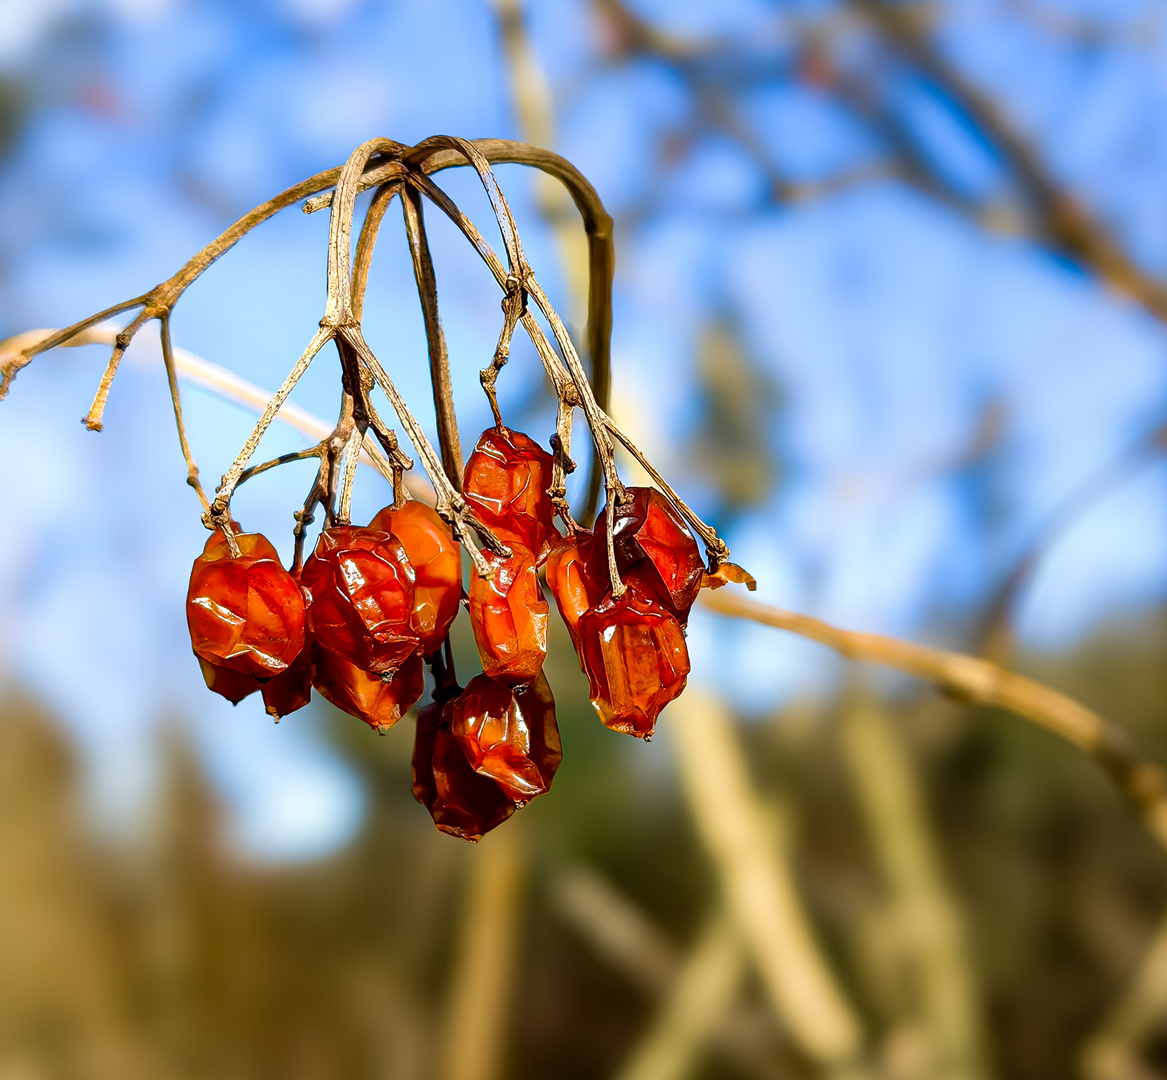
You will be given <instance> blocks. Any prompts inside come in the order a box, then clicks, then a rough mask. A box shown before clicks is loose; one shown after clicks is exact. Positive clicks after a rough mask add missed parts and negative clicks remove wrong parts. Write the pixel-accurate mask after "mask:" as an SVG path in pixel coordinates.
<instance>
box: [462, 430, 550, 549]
mask: <svg viewBox="0 0 1167 1080" xmlns="http://www.w3.org/2000/svg"><path fill="white" fill-rule="evenodd" d="M553 464H554V460H553V458H552V457H551V455H550V454H549V453H547V451H546V450H544V449H543V448H542V447H541V446H539V444H538V443H536V442H535V441H534V440H533V439H531V438H530V437H529V436H527V435H524V434H523V433H522V432H521V431H514V430H512V429H509V428H488V429H487V430H486V431H484V432H483V433H482V438H480V439H479V440H478V445H477V446H476V447H475V448H474V453H473V454H471V455H470V460H469V461H467V462H466V471H465V474H464V477H463V482H462V490H463V493H464V494H465V496H466V501H467V502H469V503H470V505H471V507H472V508H473V510H474V513H475V514H476V515H477V516H478V518H479V520H480V521H481V522H482V523H483V524H484V525H485V526H487V528H489V529H490V530H491V531H492V532H493V533H494V534H495V535H496V536H497V537H498V538H499V539H500V540H501V541H502V542H503V543H504V544H507V545H508V546H510V545H513V544H520V545H521V546H522V547H524V548H526V549H527V550H528V551H529V552H531V553H532V554H533V555H534V556H535V559H536V561H537V562H538V561H541V560H542V558H543V556H544V555H545V554H546V546H547V543H548V541H549V540H550V539H553V538H554V536H555V525H554V516H555V509H554V507H553V506H552V504H551V497H550V496H549V495H548V494H547V489H548V488H549V487H550V486H551V469H552V465H553Z"/></svg>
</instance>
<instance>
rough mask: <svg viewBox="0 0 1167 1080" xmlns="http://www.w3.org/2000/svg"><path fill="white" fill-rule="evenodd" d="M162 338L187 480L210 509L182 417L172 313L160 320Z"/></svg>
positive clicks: (167, 376)
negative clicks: (171, 323)
mask: <svg viewBox="0 0 1167 1080" xmlns="http://www.w3.org/2000/svg"><path fill="white" fill-rule="evenodd" d="M158 321H159V326H160V332H159V333H160V338H161V343H162V362H163V363H164V364H165V365H166V382H167V384H168V385H169V387H170V400H171V403H172V404H173V405H174V423H175V426H176V427H177V428H178V442H179V445H180V446H181V447H182V459H183V461H185V462H186V482H187V483H188V484H190V486H191V487H192V488H194V490H195V494H196V495H198V497H199V502H201V503H202V504H203V509H204V510H209V509H210V506H211V503H210V500H208V499H207V493H206V492H205V491H204V490H203V485H202V483H201V481H200V480H199V467H198V466H197V465H196V464H195V461H194V456H193V455H192V454H191V452H190V443H189V442H187V439H186V424H185V423H183V419H182V397H181V395H180V393H179V389H178V365H177V364H176V363H175V361H174V344H173V342H171V340H170V313H169V312H167V314H165V315H163V316H162V317H161V318H160V319H159V320H158Z"/></svg>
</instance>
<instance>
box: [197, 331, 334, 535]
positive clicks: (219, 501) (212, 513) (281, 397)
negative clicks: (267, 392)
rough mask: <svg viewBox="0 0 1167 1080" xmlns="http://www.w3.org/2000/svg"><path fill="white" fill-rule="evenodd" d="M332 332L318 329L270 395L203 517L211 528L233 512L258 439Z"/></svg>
mask: <svg viewBox="0 0 1167 1080" xmlns="http://www.w3.org/2000/svg"><path fill="white" fill-rule="evenodd" d="M332 336H333V331H332V330H330V329H328V328H327V327H323V326H322V327H321V328H320V329H319V330H317V331H316V335H315V337H313V338H312V340H311V341H310V342H309V343H308V348H306V349H305V350H304V352H303V353H302V354H301V356H300V359H299V360H297V361H296V365H295V367H293V368H292V370H291V372H290V373H289V374H288V377H287V378H286V379H285V380H284V383H283V385H282V386H281V387H280V388H279V389H278V390H277V391H276V392H275V393H274V394H273V395H272V396H271V399H270V400H269V401H268V403H267V405H266V406H265V407H264V410H263V412H262V413H261V414H260V417H259V420H258V421H257V422H256V425H255V428H254V429H253V430H252V432H251V434H250V435H249V436H248V439H247V442H245V443H244V444H243V449H242V450H240V451H239V456H238V457H237V458H236V459H235V463H234V464H233V465H232V466H231V468H230V470H229V471H228V472H227V474H226V475H225V476H224V477H223V480H222V483H220V484H219V487H218V489H217V490H216V492H215V501H214V502H213V503H212V504H211V508H210V510H209V511H208V512H207V514H204V515H203V520H204V521H205V522H208V528H214V527H215V526H216V525H218V524H219V523H220V521H221V520H225V519H226V518H228V517H229V516H230V515H229V513H228V507H229V506H230V505H231V495H232V493H233V492H234V491H235V487H236V485H237V484H238V483H239V477H240V476H241V475H242V474H243V470H244V469H245V468H246V467H247V463H248V462H249V461H250V460H251V455H252V454H254V453H255V450H256V447H258V446H259V440H260V439H262V438H263V433H264V432H265V431H267V429H268V427H269V425H270V424H271V422H272V420H273V419H275V415H276V413H278V412H279V411H280V406H281V405H283V403H284V401H285V400H287V397H288V395H289V394H290V393H291V392H292V389H293V387H294V386H295V385H296V383H297V382H299V381H300V376H301V375H303V374H304V372H305V371H307V370H308V365H309V364H310V363H312V360H313V358H314V357H315V356H316V354H317V353H318V352H320V350H321V349H322V348H324V344H325V342H327V341H328V340H329V339H330V338H331V337H332ZM208 519H209V520H208Z"/></svg>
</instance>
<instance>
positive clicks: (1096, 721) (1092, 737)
mask: <svg viewBox="0 0 1167 1080" xmlns="http://www.w3.org/2000/svg"><path fill="white" fill-rule="evenodd" d="M703 601H704V604H705V606H706V607H707V608H709V609H710V610H712V611H715V612H717V613H718V614H720V615H729V616H731V617H733V618H738V619H749V620H751V621H753V622H759V623H764V624H765V625H766V626H773V627H777V628H778V629H779V630H789V631H790V632H791V633H795V634H799V635H801V636H802V637H808V638H811V639H812V640H814V641H818V642H821V643H822V644H823V645H826V646H828V647H829V648H831V649H834V650H835V651H836V652H838V653H840V654H841V655H843V656H845V657H847V658H848V659H851V660H867V661H870V662H872V663H876V664H885V665H887V666H888V667H894V668H898V669H899V670H900V671H905V672H907V673H908V674H909V675H914V676H915V677H916V678H918V679H924V680H926V681H928V682H932V683H935V684H936V685H937V686H939V687H941V688H942V689H943V690H945V691H946V692H948V693H949V694H952V695H953V696H954V697H957V698H960V699H962V700H964V701H967V702H970V703H972V704H976V705H985V706H989V707H992V708H998V709H1005V710H1006V711H1008V712H1012V713H1015V714H1016V715H1018V716H1022V717H1024V718H1025V719H1027V720H1030V721H1032V722H1033V723H1035V724H1037V725H1038V726H1039V727H1043V728H1046V729H1047V730H1048V731H1052V732H1053V733H1054V734H1055V735H1058V736H1060V737H1061V738H1063V739H1065V740H1066V741H1067V742H1069V743H1072V744H1073V745H1074V746H1076V747H1078V748H1079V749H1080V750H1083V751H1085V752H1086V753H1087V754H1089V755H1090V756H1091V757H1092V758H1094V760H1095V761H1096V762H1097V763H1098V764H1099V765H1100V766H1101V767H1102V769H1103V770H1104V771H1105V772H1106V774H1107V775H1108V776H1110V778H1111V779H1112V780H1113V781H1114V783H1115V784H1116V785H1117V786H1118V788H1119V790H1120V791H1122V793H1123V794H1124V795H1125V796H1126V797H1127V798H1128V799H1130V801H1131V802H1132V803H1133V804H1134V805H1135V806H1136V807H1137V808H1138V810H1139V813H1140V816H1141V817H1142V819H1143V822H1144V824H1145V825H1146V826H1147V829H1148V830H1149V831H1150V833H1151V835H1152V836H1153V837H1154V838H1155V840H1156V841H1157V842H1158V843H1159V845H1160V846H1161V847H1163V848H1164V849H1165V850H1167V771H1165V770H1164V769H1163V768H1162V767H1161V766H1159V765H1157V764H1155V763H1153V762H1149V761H1145V760H1143V759H1142V758H1140V757H1138V756H1137V754H1136V753H1135V752H1134V750H1133V748H1132V747H1131V745H1130V742H1129V740H1128V739H1127V736H1126V733H1125V732H1124V731H1123V730H1122V729H1121V728H1119V727H1117V726H1115V725H1114V724H1112V723H1110V722H1109V721H1107V720H1105V719H1103V717H1101V716H1100V715H1099V714H1098V713H1096V712H1094V711H1093V710H1092V709H1088V708H1086V706H1085V705H1082V704H1080V703H1079V702H1077V701H1075V700H1074V699H1073V698H1071V697H1068V696H1067V695H1065V694H1062V693H1060V692H1058V691H1057V690H1054V689H1051V688H1050V687H1048V686H1043V685H1042V684H1041V683H1039V682H1035V681H1034V680H1033V679H1027V678H1026V677H1025V676H1024V675H1018V674H1016V673H1014V672H1012V671H1006V670H1005V669H1003V668H1000V667H998V666H997V665H996V664H993V663H990V662H989V661H988V660H980V659H978V658H976V657H973V656H965V655H962V654H960V653H951V652H944V651H943V650H941V649H932V648H929V647H928V646H926V645H916V644H913V643H911V642H907V641H898V640H896V639H894V638H888V637H881V636H880V635H878V634H861V633H854V632H852V631H848V630H839V629H838V628H836V627H834V626H830V625H829V624H827V623H824V622H820V621H819V620H818V619H813V618H811V617H810V616H808V615H796V614H794V613H793V612H790V611H783V610H781V609H780V608H775V607H768V606H766V605H765V604H759V603H756V602H755V601H753V600H747V599H745V598H744V597H741V596H736V595H733V594H732V593H731V592H730V591H729V590H726V589H723V590H720V591H718V592H714V593H705V594H703Z"/></svg>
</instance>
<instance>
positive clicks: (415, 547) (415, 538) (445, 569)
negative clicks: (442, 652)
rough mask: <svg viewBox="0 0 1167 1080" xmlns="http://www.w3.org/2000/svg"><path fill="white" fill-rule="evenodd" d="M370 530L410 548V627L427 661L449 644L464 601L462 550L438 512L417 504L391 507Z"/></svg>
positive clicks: (414, 502) (377, 517)
mask: <svg viewBox="0 0 1167 1080" xmlns="http://www.w3.org/2000/svg"><path fill="white" fill-rule="evenodd" d="M369 528H370V529H380V530H382V531H383V532H388V533H392V534H393V535H394V536H395V537H397V539H398V540H399V541H400V542H401V546H402V547H403V548H405V554H406V555H407V556H408V557H409V562H410V564H411V565H412V566H413V572H414V574H415V575H416V580H415V582H414V593H413V614H412V616H411V618H410V626H411V627H412V629H413V632H414V633H415V634H417V636H418V637H419V638H420V639H421V651H422V654H423V655H424V656H429V655H430V653H433V652H436V651H437V650H438V649H439V648H441V645H442V642H443V641H445V640H446V634H447V633H449V630H450V624H451V623H452V622H453V621H454V618H455V616H456V615H457V614H458V604H459V603H460V602H461V599H462V549H461V546H460V545H459V544H458V543H457V542H456V541H455V540H454V537H453V536H452V535H451V534H450V527H449V526H448V525H447V524H446V523H445V522H444V521H443V520H442V519H441V518H440V517H439V516H438V512H437V511H436V510H433V509H431V508H430V507H428V506H426V505H425V503H421V502H418V501H417V500H416V499H414V500H411V501H410V502H407V503H405V504H404V505H402V506H401V507H399V508H398V509H396V510H394V509H393V507H391V506H387V507H385V509H384V510H382V511H381V512H380V513H379V514H377V516H376V517H375V518H373V520H372V521H371V522H369Z"/></svg>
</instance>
